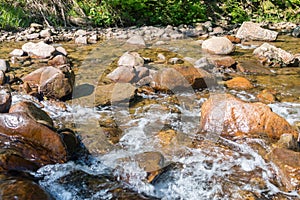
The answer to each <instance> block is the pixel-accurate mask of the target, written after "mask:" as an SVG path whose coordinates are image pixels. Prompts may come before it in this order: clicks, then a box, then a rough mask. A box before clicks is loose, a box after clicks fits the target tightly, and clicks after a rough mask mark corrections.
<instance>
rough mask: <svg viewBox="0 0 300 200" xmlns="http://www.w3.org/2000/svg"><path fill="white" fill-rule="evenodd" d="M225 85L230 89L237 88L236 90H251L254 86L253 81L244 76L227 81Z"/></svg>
mask: <svg viewBox="0 0 300 200" xmlns="http://www.w3.org/2000/svg"><path fill="white" fill-rule="evenodd" d="M225 85H226V86H227V87H228V88H229V89H235V90H249V89H252V88H253V87H254V86H253V85H252V83H251V82H250V81H248V80H247V79H246V78H244V77H235V78H233V79H231V80H228V81H226V82H225Z"/></svg>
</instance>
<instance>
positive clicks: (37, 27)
mask: <svg viewBox="0 0 300 200" xmlns="http://www.w3.org/2000/svg"><path fill="white" fill-rule="evenodd" d="M30 28H35V29H42V28H43V25H41V24H38V23H31V24H30Z"/></svg>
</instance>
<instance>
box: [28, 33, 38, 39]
mask: <svg viewBox="0 0 300 200" xmlns="http://www.w3.org/2000/svg"><path fill="white" fill-rule="evenodd" d="M39 37H40V34H39V33H32V34H29V35H26V38H27V39H28V40H35V39H38V38H39Z"/></svg>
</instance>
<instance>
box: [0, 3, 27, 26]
mask: <svg viewBox="0 0 300 200" xmlns="http://www.w3.org/2000/svg"><path fill="white" fill-rule="evenodd" d="M29 23H30V20H29V19H28V17H27V14H26V13H25V12H24V10H23V9H22V8H21V7H17V6H14V5H13V4H11V3H9V2H7V1H5V2H3V1H0V28H3V29H17V28H19V27H24V26H28V25H29Z"/></svg>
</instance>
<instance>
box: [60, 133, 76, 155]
mask: <svg viewBox="0 0 300 200" xmlns="http://www.w3.org/2000/svg"><path fill="white" fill-rule="evenodd" d="M58 133H59V135H60V136H61V138H62V140H63V142H64V144H65V146H66V149H67V152H68V154H69V155H73V154H75V153H76V151H77V150H78V147H79V141H78V139H77V137H76V135H75V133H74V132H73V131H72V130H70V129H63V130H59V131H58Z"/></svg>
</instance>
